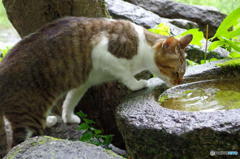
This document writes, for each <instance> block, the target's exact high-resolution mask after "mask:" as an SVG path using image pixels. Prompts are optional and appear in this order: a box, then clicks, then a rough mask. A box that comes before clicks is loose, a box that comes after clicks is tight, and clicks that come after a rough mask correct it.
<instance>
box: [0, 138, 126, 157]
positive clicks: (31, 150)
mask: <svg viewBox="0 0 240 159" xmlns="http://www.w3.org/2000/svg"><path fill="white" fill-rule="evenodd" d="M4 159H124V158H123V157H121V156H119V155H117V154H115V153H113V152H112V151H110V150H106V149H103V148H102V147H99V146H95V145H92V144H88V143H84V142H81V141H68V140H60V139H57V138H52V137H47V136H45V137H35V138H30V139H28V140H26V141H25V142H23V143H21V144H19V145H18V146H16V147H14V148H13V149H12V150H11V151H10V152H9V153H8V154H7V155H6V156H5V157H4Z"/></svg>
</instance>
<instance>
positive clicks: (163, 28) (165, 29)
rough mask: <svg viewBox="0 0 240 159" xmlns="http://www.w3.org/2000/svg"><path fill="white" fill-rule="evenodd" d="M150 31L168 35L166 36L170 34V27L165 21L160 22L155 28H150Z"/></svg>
mask: <svg viewBox="0 0 240 159" xmlns="http://www.w3.org/2000/svg"><path fill="white" fill-rule="evenodd" d="M148 31H150V32H153V33H156V34H160V35H166V36H169V35H170V27H169V26H168V25H167V24H165V23H160V24H159V25H157V26H155V27H154V28H151V29H148Z"/></svg>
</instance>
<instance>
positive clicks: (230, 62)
mask: <svg viewBox="0 0 240 159" xmlns="http://www.w3.org/2000/svg"><path fill="white" fill-rule="evenodd" d="M216 65H217V66H220V67H239V68H240V58H237V59H232V60H228V61H225V62H224V63H218V64H216Z"/></svg>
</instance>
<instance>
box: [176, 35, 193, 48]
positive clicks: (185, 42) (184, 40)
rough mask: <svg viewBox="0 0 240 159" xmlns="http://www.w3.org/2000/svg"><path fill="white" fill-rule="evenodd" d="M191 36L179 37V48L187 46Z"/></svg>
mask: <svg viewBox="0 0 240 159" xmlns="http://www.w3.org/2000/svg"><path fill="white" fill-rule="evenodd" d="M192 39H193V36H192V34H188V35H185V36H184V37H181V39H180V40H179V41H180V46H181V48H182V49H184V48H185V47H187V46H188V44H189V43H190V42H191V41H192Z"/></svg>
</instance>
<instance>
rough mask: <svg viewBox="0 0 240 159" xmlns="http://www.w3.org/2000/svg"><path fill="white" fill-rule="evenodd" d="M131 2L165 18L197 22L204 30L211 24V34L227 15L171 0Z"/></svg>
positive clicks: (132, 0)
mask: <svg viewBox="0 0 240 159" xmlns="http://www.w3.org/2000/svg"><path fill="white" fill-rule="evenodd" d="M128 1H129V2H131V3H133V4H136V5H138V6H141V7H143V8H145V9H146V10H149V11H152V12H153V13H156V14H158V15H159V16H161V17H165V18H181V19H187V20H190V21H193V22H196V23H197V24H198V25H199V26H200V28H201V29H202V30H205V29H206V25H208V26H209V35H210V36H213V35H214V33H215V31H216V29H217V28H218V26H219V25H220V23H221V22H222V20H223V19H224V18H225V17H226V15H225V14H222V13H220V12H219V11H216V9H212V8H209V7H204V6H197V5H186V4H183V3H177V2H174V1H170V0H147V1H146V0H128Z"/></svg>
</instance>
